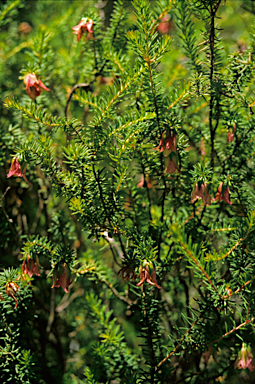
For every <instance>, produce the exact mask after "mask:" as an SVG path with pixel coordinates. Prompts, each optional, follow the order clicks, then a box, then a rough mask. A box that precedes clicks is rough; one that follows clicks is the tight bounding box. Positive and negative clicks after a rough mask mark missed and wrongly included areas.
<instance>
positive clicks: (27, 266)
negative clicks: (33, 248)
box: [22, 256, 40, 277]
mask: <svg viewBox="0 0 255 384" xmlns="http://www.w3.org/2000/svg"><path fill="white" fill-rule="evenodd" d="M22 271H23V274H24V275H25V274H28V276H29V277H32V276H33V274H35V275H36V276H40V270H39V268H38V265H37V263H35V262H34V259H33V258H30V257H29V256H28V258H27V263H26V261H25V260H23V263H22Z"/></svg>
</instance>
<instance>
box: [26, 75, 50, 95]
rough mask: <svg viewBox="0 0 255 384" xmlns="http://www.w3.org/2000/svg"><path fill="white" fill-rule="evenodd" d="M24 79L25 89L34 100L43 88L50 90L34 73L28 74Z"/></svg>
mask: <svg viewBox="0 0 255 384" xmlns="http://www.w3.org/2000/svg"><path fill="white" fill-rule="evenodd" d="M23 81H24V84H25V86H26V88H25V89H26V91H27V94H28V96H29V97H30V99H32V100H34V99H35V98H36V97H37V96H39V95H40V94H41V91H42V89H44V90H45V91H49V88H47V87H46V86H45V85H44V84H43V82H42V81H41V80H39V79H37V77H36V75H35V74H34V73H29V74H28V75H26V76H25V77H24V80H23Z"/></svg>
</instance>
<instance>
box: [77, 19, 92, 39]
mask: <svg viewBox="0 0 255 384" xmlns="http://www.w3.org/2000/svg"><path fill="white" fill-rule="evenodd" d="M87 20H88V19H87V18H86V17H83V18H82V19H81V21H80V22H79V24H78V25H76V26H75V27H72V29H73V33H74V34H75V35H77V40H78V41H79V40H80V39H81V37H82V35H83V34H84V32H85V31H86V30H87V31H88V33H93V30H92V27H93V20H91V19H89V20H88V21H87Z"/></svg>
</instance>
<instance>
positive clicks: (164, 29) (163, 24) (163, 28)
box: [157, 15, 173, 35]
mask: <svg viewBox="0 0 255 384" xmlns="http://www.w3.org/2000/svg"><path fill="white" fill-rule="evenodd" d="M172 25H173V24H172V22H171V20H170V17H169V16H168V15H166V16H164V17H163V18H162V19H161V20H160V23H159V25H158V27H157V30H158V32H160V33H162V35H164V34H166V33H169V32H170V30H171V28H172Z"/></svg>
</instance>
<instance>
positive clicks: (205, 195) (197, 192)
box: [190, 183, 212, 205]
mask: <svg viewBox="0 0 255 384" xmlns="http://www.w3.org/2000/svg"><path fill="white" fill-rule="evenodd" d="M198 199H202V201H203V203H204V205H211V203H212V199H211V196H210V193H209V189H208V185H207V184H206V183H203V184H201V186H200V188H199V187H198V184H197V183H196V184H195V185H194V187H193V190H192V192H191V200H190V202H191V204H194V203H195V201H197V200H198Z"/></svg>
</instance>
